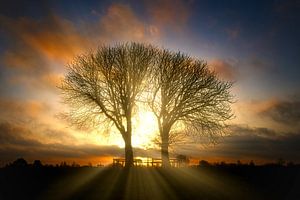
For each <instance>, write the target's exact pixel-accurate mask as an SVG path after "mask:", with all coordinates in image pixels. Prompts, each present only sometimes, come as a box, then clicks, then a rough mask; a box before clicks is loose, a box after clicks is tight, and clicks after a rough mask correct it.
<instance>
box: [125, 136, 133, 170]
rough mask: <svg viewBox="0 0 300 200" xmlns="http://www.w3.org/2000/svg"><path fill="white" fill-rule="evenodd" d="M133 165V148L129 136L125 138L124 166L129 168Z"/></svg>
mask: <svg viewBox="0 0 300 200" xmlns="http://www.w3.org/2000/svg"><path fill="white" fill-rule="evenodd" d="M132 166H133V150H132V146H131V136H129V137H127V139H126V140H125V167H126V168H129V167H132Z"/></svg>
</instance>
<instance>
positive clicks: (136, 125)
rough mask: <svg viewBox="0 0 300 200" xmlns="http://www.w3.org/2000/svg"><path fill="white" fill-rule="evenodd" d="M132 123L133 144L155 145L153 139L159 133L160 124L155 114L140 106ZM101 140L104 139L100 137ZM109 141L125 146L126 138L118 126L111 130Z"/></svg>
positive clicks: (140, 146)
mask: <svg viewBox="0 0 300 200" xmlns="http://www.w3.org/2000/svg"><path fill="white" fill-rule="evenodd" d="M132 125H133V130H132V137H131V143H132V146H133V147H137V148H142V149H147V148H149V147H153V146H154V144H153V140H154V138H155V137H156V136H157V133H158V128H157V127H158V125H157V121H156V117H155V115H154V114H153V113H152V112H150V111H146V110H145V109H141V108H139V112H138V113H136V114H135V115H134V116H133V118H132ZM99 141H103V140H102V139H99ZM107 142H108V143H110V144H114V145H117V146H119V147H120V148H124V147H125V143H124V140H123V138H122V136H121V134H120V133H119V132H118V130H116V128H113V129H112V130H111V134H110V136H109V139H108V140H107Z"/></svg>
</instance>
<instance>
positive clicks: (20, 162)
mask: <svg viewBox="0 0 300 200" xmlns="http://www.w3.org/2000/svg"><path fill="white" fill-rule="evenodd" d="M103 166H104V165H102V164H97V165H94V166H93V165H92V163H88V164H87V165H80V164H78V163H76V162H72V163H67V162H65V161H62V162H61V163H60V164H54V165H53V164H43V163H42V162H41V161H40V160H35V161H34V162H33V163H28V162H27V161H26V160H25V159H24V158H18V159H16V160H15V161H14V162H12V163H8V164H6V165H5V167H4V168H47V167H49V168H54V167H55V168H79V167H103ZM191 166H194V167H195V166H199V167H203V168H215V167H216V168H235V167H255V166H256V167H258V166H260V167H276V166H277V167H300V164H298V163H296V164H295V163H294V162H292V161H289V162H286V161H285V160H284V159H278V160H277V161H276V162H272V163H265V164H262V165H257V164H255V162H254V161H253V160H251V161H250V162H248V163H242V162H241V161H240V160H237V162H236V163H226V162H225V161H222V162H214V163H210V162H208V161H206V160H200V161H199V163H198V165H197V164H196V165H191Z"/></svg>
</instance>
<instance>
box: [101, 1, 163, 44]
mask: <svg viewBox="0 0 300 200" xmlns="http://www.w3.org/2000/svg"><path fill="white" fill-rule="evenodd" d="M97 28H99V29H100V30H98V31H100V37H101V38H102V40H104V41H108V42H111V41H112V40H116V41H141V42H146V41H151V40H153V39H155V38H156V37H157V36H158V35H159V30H158V29H157V28H156V27H154V26H151V25H148V24H146V23H144V22H143V21H141V20H140V18H139V17H138V16H137V15H136V14H135V13H134V12H133V10H132V9H131V7H130V6H128V5H124V4H112V5H111V6H109V8H108V9H107V12H106V14H105V15H104V16H103V17H102V18H101V19H100V22H99V27H97Z"/></svg>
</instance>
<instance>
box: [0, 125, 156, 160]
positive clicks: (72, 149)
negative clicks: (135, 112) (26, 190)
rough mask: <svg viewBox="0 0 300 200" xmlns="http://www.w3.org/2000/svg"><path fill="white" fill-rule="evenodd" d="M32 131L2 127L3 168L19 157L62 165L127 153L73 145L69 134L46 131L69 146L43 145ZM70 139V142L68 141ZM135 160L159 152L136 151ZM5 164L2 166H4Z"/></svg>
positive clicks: (0, 131)
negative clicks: (56, 162) (31, 136)
mask: <svg viewBox="0 0 300 200" xmlns="http://www.w3.org/2000/svg"><path fill="white" fill-rule="evenodd" d="M30 132H31V131H30V130H29V129H26V128H23V127H20V126H15V125H13V124H10V123H1V124H0V161H1V162H2V164H5V163H8V162H11V161H13V160H14V159H16V158H18V157H24V158H26V159H29V160H34V159H41V160H44V161H46V162H47V160H49V159H50V160H51V159H55V160H57V161H59V160H60V161H62V160H64V159H67V160H70V159H73V160H80V159H81V160H82V159H87V161H88V159H89V158H91V157H98V158H99V159H101V157H107V156H108V157H109V156H110V157H122V156H123V154H124V149H122V148H120V147H118V146H115V145H110V146H108V145H95V144H81V145H75V144H74V145H72V142H71V143H70V140H72V138H70V137H69V136H67V134H66V133H64V132H61V131H55V130H51V129H48V130H46V132H47V133H46V135H45V137H51V135H52V136H53V137H55V138H56V139H57V137H58V138H61V137H62V138H63V139H68V142H65V143H64V142H61V143H43V142H41V141H37V140H35V139H30V137H28V135H30V134H28V133H30ZM64 137H69V138H64ZM134 152H135V156H147V155H148V156H151V155H154V153H155V150H149V151H146V150H144V149H140V148H135V149H134ZM0 164H1V163H0Z"/></svg>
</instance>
